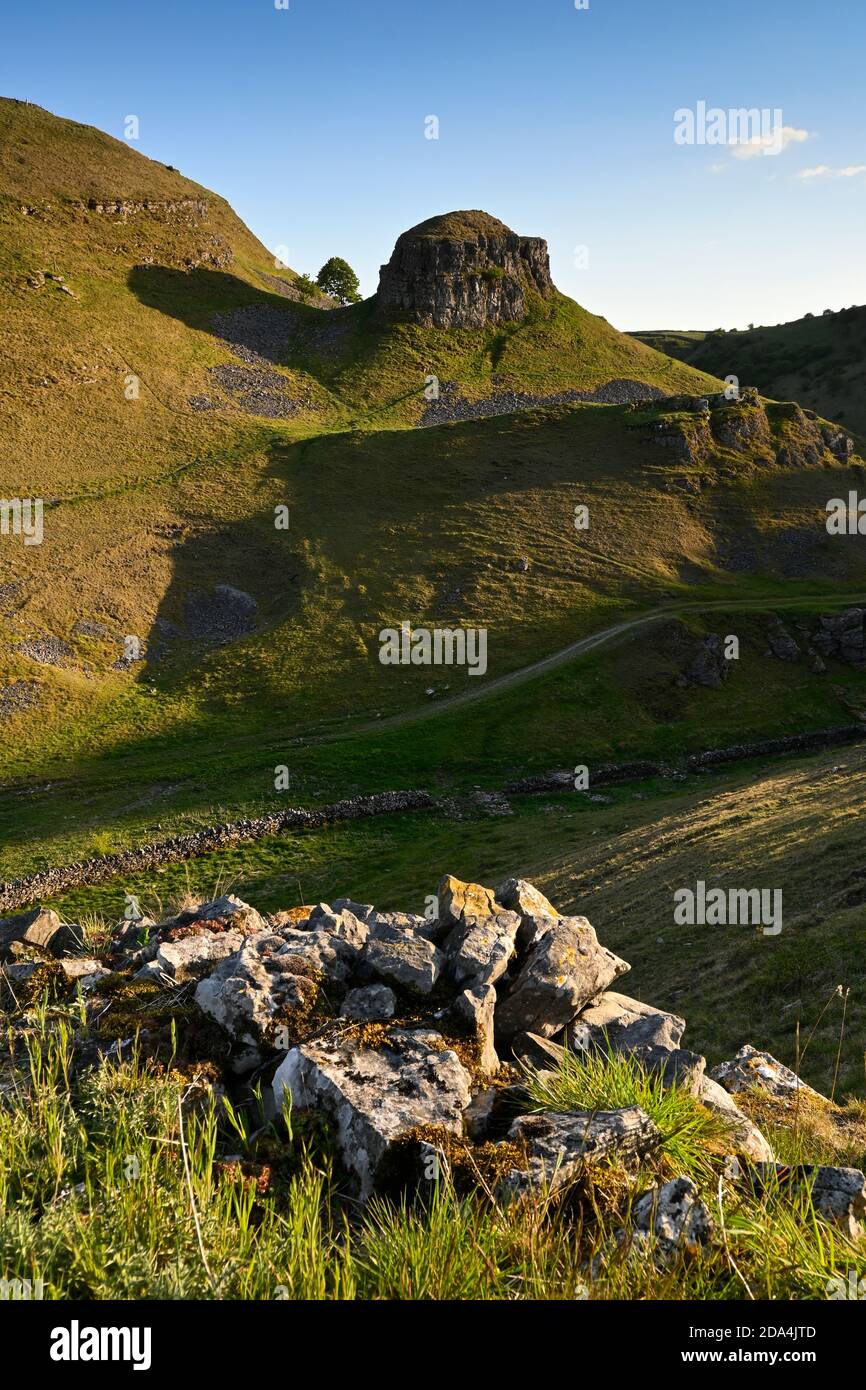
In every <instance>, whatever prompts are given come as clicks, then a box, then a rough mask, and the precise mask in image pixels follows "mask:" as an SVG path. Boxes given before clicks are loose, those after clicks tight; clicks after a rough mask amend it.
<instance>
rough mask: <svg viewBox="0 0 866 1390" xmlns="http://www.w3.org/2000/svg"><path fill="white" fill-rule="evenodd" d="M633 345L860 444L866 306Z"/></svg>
mask: <svg viewBox="0 0 866 1390" xmlns="http://www.w3.org/2000/svg"><path fill="white" fill-rule="evenodd" d="M634 336H635V337H636V338H637V339H638V341H640V342H642V343H644V344H646V345H647V346H649V347H653V348H656V349H658V350H659V351H660V352H666V353H668V354H669V355H670V356H671V357H676V358H679V359H680V360H681V361H683V362H685V363H688V364H689V365H690V366H692V367H696V368H698V369H699V370H700V371H703V372H710V373H711V374H713V375H714V376H721V377H725V376H728V375H729V374H730V373H733V374H734V375H735V376H738V377H739V379H740V381H741V382H746V381H748V382H750V383H751V382H753V383H754V384H755V385H756V386H758V387H759V389H760V390H761V391H762V392H763V393H764V395H766V396H771V397H772V398H773V399H774V400H784V401H788V400H796V401H799V402H800V404H801V405H805V406H810V407H811V408H812V409H813V410H816V411H817V412H818V413H819V414H820V415H823V416H827V417H828V418H829V419H832V420H838V421H839V422H840V424H843V425H845V426H846V427H847V428H848V429H849V430H850V431H851V432H852V433H854V434H855V435H857V436H858V437H859V438H860V440H862V439H864V437H866V405H864V394H863V376H864V372H866V305H852V306H851V308H849V309H840V310H839V311H838V312H837V313H825V314H818V315H814V314H807V315H806V317H805V318H802V319H794V320H793V322H791V323H779V324H776V325H775V326H773V327H771V328H752V329H747V330H745V331H743V332H738V331H737V330H732V331H731V332H729V333H725V332H713V333H691V332H690V333H680V332H676V331H670V332H667V331H664V332H652V333H636V334H635V335H634Z"/></svg>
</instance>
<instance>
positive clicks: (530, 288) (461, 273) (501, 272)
mask: <svg viewBox="0 0 866 1390" xmlns="http://www.w3.org/2000/svg"><path fill="white" fill-rule="evenodd" d="M553 288H554V287H553V282H552V281H551V278H550V260H549V257H548V254H547V242H546V241H543V240H542V239H541V237H521V236H518V235H517V234H516V233H515V232H512V231H511V230H510V228H508V227H506V226H505V224H504V223H503V222H498V221H497V220H496V218H493V217H489V216H488V215H487V214H486V213H482V212H461V213H449V214H446V215H445V216H444V217H435V218H431V219H430V220H429V221H428V222H422V223H421V224H420V225H419V226H417V227H413V228H412V229H411V230H410V231H408V232H404V233H403V235H402V236H401V237H399V238H398V240H397V244H396V246H395V247H394V251H393V254H392V256H391V259H390V261H389V262H388V264H387V265H384V266H382V269H381V271H380V274H379V290H378V294H377V296H376V299H377V306H378V312H379V313H380V314H381V315H387V316H396V317H400V318H405V319H408V320H410V321H411V322H413V323H418V324H421V325H422V326H423V327H425V328H483V327H484V326H485V325H486V324H488V323H508V322H514V321H516V320H519V319H523V318H525V317H526V313H527V308H528V302H527V296H528V295H532V294H535V295H542V296H545V295H549V294H551V293H552V292H553Z"/></svg>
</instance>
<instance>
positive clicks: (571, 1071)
mask: <svg viewBox="0 0 866 1390" xmlns="http://www.w3.org/2000/svg"><path fill="white" fill-rule="evenodd" d="M524 1085H525V1091H526V1102H527V1108H528V1109H530V1110H534V1111H543V1110H554V1111H557V1112H568V1111H573V1110H577V1111H587V1110H588V1111H598V1110H619V1109H622V1108H623V1107H624V1106H628V1105H639V1106H640V1107H641V1109H642V1110H643V1111H645V1113H646V1114H647V1115H648V1116H649V1118H650V1119H651V1120H652V1122H653V1124H655V1125H656V1127H657V1129H658V1130H659V1133H660V1134H661V1144H660V1146H659V1151H660V1153H661V1154H662V1155H663V1156H664V1158H665V1160H666V1163H667V1165H668V1166H669V1168H670V1169H671V1171H674V1170H675V1171H676V1172H677V1174H679V1173H687V1174H689V1176H690V1177H704V1178H706V1177H707V1176H709V1174H711V1172H712V1162H711V1154H712V1153H715V1154H718V1152H719V1149H720V1146H721V1145H722V1144H723V1141H724V1140H725V1138H726V1137H727V1135H728V1132H729V1127H728V1126H727V1125H726V1124H725V1123H724V1121H723V1120H722V1119H721V1118H720V1117H718V1116H716V1115H712V1114H711V1113H710V1112H709V1111H708V1110H707V1109H706V1108H705V1107H704V1106H703V1105H701V1104H700V1102H699V1101H697V1100H696V1099H695V1098H694V1096H691V1095H689V1094H688V1092H687V1091H685V1090H683V1088H682V1087H680V1086H666V1085H665V1084H664V1082H663V1080H662V1078H661V1077H660V1076H658V1075H657V1074H654V1073H653V1072H651V1071H649V1070H648V1069H647V1068H646V1067H645V1066H643V1065H642V1064H641V1063H640V1062H639V1061H637V1060H635V1058H633V1057H630V1056H624V1055H621V1054H618V1053H612V1054H611V1055H610V1056H603V1055H602V1054H600V1053H586V1054H583V1055H581V1056H578V1055H577V1054H575V1053H571V1052H565V1053H564V1054H563V1056H562V1058H561V1060H560V1064H559V1066H558V1067H557V1068H556V1069H551V1070H549V1071H537V1070H535V1069H533V1068H526V1070H525V1082H524Z"/></svg>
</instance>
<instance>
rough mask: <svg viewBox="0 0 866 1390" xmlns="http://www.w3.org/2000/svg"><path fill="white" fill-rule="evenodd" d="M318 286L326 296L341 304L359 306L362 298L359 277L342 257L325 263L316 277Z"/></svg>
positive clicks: (333, 257)
mask: <svg viewBox="0 0 866 1390" xmlns="http://www.w3.org/2000/svg"><path fill="white" fill-rule="evenodd" d="M316 284H317V285H318V286H319V289H320V290H324V292H325V294H331V295H333V296H334V298H335V299H339V301H340V303H341V304H357V303H358V301H359V300H360V298H361V296H360V294H359V293H358V277H357V275H356V274H355V272H354V270H353V269H352V267H351V266H350V265H349V262H348V261H344V260H343V258H342V256H332V257H331V259H330V260H329V261H325V264H324V265H323V266H322V269H321V270H320V271H319V273H318V275H317V276H316Z"/></svg>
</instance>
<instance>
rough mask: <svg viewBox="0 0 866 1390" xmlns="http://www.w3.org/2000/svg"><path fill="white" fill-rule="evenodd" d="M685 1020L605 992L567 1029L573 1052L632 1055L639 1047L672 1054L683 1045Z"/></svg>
mask: <svg viewBox="0 0 866 1390" xmlns="http://www.w3.org/2000/svg"><path fill="white" fill-rule="evenodd" d="M685 1028H686V1023H685V1019H683V1018H680V1017H679V1015H678V1014H669V1013H665V1012H664V1010H663V1009H654V1008H653V1007H652V1005H650V1004H642V1003H641V1002H640V1000H638V999H630V998H629V997H628V995H627V994H617V993H616V992H615V991H614V990H607V991H606V992H605V993H604V994H601V995H599V997H598V998H597V999H593V1000H592V1002H591V1003H590V1004H588V1005H587V1006H586V1008H585V1009H581V1011H580V1013H579V1015H578V1016H577V1018H576V1019H575V1020H574V1022H573V1023H572V1024H571V1025H570V1027H569V1029H568V1045H569V1047H570V1048H571V1049H572V1051H574V1052H586V1051H590V1050H594V1051H599V1052H607V1051H610V1052H632V1051H633V1050H634V1049H635V1048H638V1047H663V1048H667V1050H668V1051H669V1052H672V1051H673V1050H674V1049H675V1048H678V1047H679V1045H680V1043H681V1042H682V1037H683V1033H684V1032H685Z"/></svg>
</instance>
